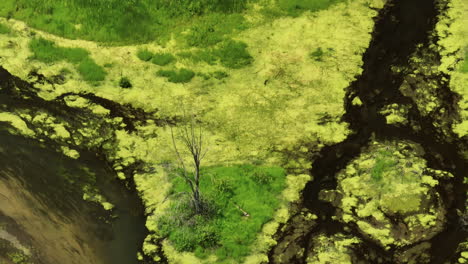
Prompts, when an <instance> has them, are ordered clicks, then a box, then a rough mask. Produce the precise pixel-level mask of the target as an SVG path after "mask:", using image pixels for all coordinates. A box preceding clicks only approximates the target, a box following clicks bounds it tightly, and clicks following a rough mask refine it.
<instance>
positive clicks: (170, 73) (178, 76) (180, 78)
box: [156, 68, 195, 83]
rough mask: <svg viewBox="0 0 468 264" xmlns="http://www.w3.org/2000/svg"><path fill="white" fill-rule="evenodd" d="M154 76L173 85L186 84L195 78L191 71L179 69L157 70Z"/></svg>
mask: <svg viewBox="0 0 468 264" xmlns="http://www.w3.org/2000/svg"><path fill="white" fill-rule="evenodd" d="M156 74H157V75H158V76H161V77H166V78H167V80H168V81H169V82H173V83H188V82H190V81H191V80H192V78H193V77H194V76H195V73H194V72H193V71H192V70H189V69H185V68H181V69H179V71H175V70H159V71H158V72H157V73H156Z"/></svg>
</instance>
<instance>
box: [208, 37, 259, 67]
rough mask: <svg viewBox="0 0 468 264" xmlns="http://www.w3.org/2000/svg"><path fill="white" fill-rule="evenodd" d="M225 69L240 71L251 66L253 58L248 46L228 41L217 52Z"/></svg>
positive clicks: (240, 42)
mask: <svg viewBox="0 0 468 264" xmlns="http://www.w3.org/2000/svg"><path fill="white" fill-rule="evenodd" d="M215 54H216V56H217V57H218V58H219V60H220V62H221V64H222V65H223V66H224V67H227V68H232V69H239V68H243V67H246V66H248V65H250V64H251V63H252V62H253V57H252V56H251V55H250V54H249V52H248V51H247V44H245V43H244V42H242V41H235V40H227V41H225V42H223V43H221V45H220V47H218V48H217V49H216V50H215Z"/></svg>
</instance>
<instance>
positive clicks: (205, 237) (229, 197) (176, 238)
mask: <svg viewBox="0 0 468 264" xmlns="http://www.w3.org/2000/svg"><path fill="white" fill-rule="evenodd" d="M202 175H203V176H202V177H203V178H202V180H201V182H200V191H201V194H202V196H203V197H204V199H205V201H206V204H207V210H206V214H204V215H193V211H192V210H191V206H190V204H189V203H187V202H183V201H184V200H185V201H186V199H187V198H184V197H187V196H185V195H183V194H181V193H182V192H188V191H189V189H188V186H187V185H186V183H185V182H184V181H183V179H182V178H180V177H177V176H173V177H174V178H172V183H173V188H172V190H171V193H172V194H171V195H172V196H174V202H173V203H172V205H171V207H170V208H169V209H168V211H167V212H166V215H164V216H162V217H161V218H160V219H159V222H158V225H159V228H160V230H161V233H162V235H163V236H167V237H168V238H169V240H170V241H171V243H172V244H173V245H174V247H175V248H176V249H177V250H179V251H192V252H195V254H196V255H197V256H198V257H204V256H206V255H208V254H211V253H214V254H216V255H217V256H218V258H219V260H224V259H227V258H230V259H234V260H236V261H238V262H240V261H241V260H242V259H243V258H244V257H245V256H247V255H248V254H249V252H250V250H251V246H252V242H254V240H255V238H256V235H257V233H258V232H260V230H261V228H262V226H263V224H265V223H266V222H267V221H269V220H271V219H272V216H273V213H274V211H275V209H276V208H277V207H278V206H279V203H280V200H279V198H278V197H279V196H280V193H281V191H282V190H283V188H284V187H285V172H284V170H283V169H281V168H277V167H255V166H251V165H242V166H233V167H209V168H204V169H203V170H202ZM176 196H177V197H176ZM245 213H247V214H248V216H246V215H245Z"/></svg>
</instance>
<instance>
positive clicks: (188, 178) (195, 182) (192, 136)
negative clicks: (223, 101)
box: [171, 116, 208, 213]
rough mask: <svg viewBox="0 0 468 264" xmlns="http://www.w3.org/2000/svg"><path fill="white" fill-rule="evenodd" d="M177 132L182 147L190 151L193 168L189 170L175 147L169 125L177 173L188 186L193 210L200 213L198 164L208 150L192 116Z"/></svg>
mask: <svg viewBox="0 0 468 264" xmlns="http://www.w3.org/2000/svg"><path fill="white" fill-rule="evenodd" d="M179 132H180V133H179V135H178V136H179V137H178V138H179V139H180V141H181V142H182V145H183V147H184V148H185V149H186V150H188V152H189V153H190V156H191V163H192V166H193V170H192V171H189V170H188V168H187V166H186V165H185V162H184V159H183V157H182V156H181V153H180V151H179V149H178V147H177V142H176V136H175V135H174V131H173V129H172V127H171V137H172V144H173V146H174V151H175V153H176V155H177V159H178V161H179V163H180V169H181V172H180V173H179V174H178V175H179V176H181V177H182V178H183V179H184V180H185V182H186V183H187V184H188V186H189V187H190V190H191V196H192V197H191V198H192V203H193V206H194V208H195V212H196V213H201V212H202V209H203V208H202V206H203V205H202V200H201V197H200V176H201V175H200V164H201V161H202V159H203V158H204V157H205V155H206V153H207V151H208V149H206V148H205V146H204V143H205V142H204V133H203V129H202V127H201V125H198V126H197V124H196V123H195V119H194V118H193V116H192V117H191V118H190V121H189V124H188V125H185V126H182V127H179Z"/></svg>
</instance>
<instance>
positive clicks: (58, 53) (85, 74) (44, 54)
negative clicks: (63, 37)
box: [29, 38, 106, 82]
mask: <svg viewBox="0 0 468 264" xmlns="http://www.w3.org/2000/svg"><path fill="white" fill-rule="evenodd" d="M29 48H30V49H31V51H32V53H33V55H32V57H31V59H35V60H39V61H42V62H45V63H52V62H58V61H67V62H70V63H72V64H75V65H77V70H78V72H79V73H80V74H81V77H82V78H83V79H84V80H85V81H88V82H97V81H102V80H104V78H105V77H106V72H105V71H104V69H103V68H102V67H101V66H99V65H97V64H96V63H95V62H94V61H93V60H92V59H91V58H90V57H89V52H88V51H87V50H85V49H82V48H65V47H59V46H57V45H56V44H55V43H54V42H53V41H50V40H46V39H43V38H36V39H32V40H31V42H30V43H29Z"/></svg>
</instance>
